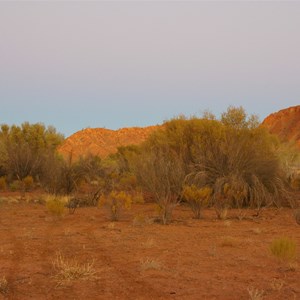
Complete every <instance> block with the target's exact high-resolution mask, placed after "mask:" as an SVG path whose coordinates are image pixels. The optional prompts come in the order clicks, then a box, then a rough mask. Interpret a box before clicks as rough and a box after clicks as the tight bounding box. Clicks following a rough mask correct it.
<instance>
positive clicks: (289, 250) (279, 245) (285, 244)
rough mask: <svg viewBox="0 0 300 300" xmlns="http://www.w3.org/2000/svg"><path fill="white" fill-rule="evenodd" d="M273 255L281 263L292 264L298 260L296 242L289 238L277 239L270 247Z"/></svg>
mask: <svg viewBox="0 0 300 300" xmlns="http://www.w3.org/2000/svg"><path fill="white" fill-rule="evenodd" d="M270 251H271V253H272V254H273V255H274V256H275V257H276V258H277V259H278V260H279V261H281V262H289V263H290V262H292V261H293V260H294V259H295V258H296V242H295V241H294V240H292V239H290V238H288V237H281V238H277V239H275V240H273V241H272V243H271V246H270Z"/></svg>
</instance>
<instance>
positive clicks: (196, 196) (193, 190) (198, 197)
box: [183, 184, 213, 219]
mask: <svg viewBox="0 0 300 300" xmlns="http://www.w3.org/2000/svg"><path fill="white" fill-rule="evenodd" d="M212 192H213V191H212V188H210V187H209V186H205V187H202V188H198V187H197V186H195V185H194V184H192V185H190V186H189V185H186V186H184V188H183V197H184V198H185V200H186V201H187V202H188V204H189V205H190V207H191V209H192V211H193V213H194V215H195V217H196V218H197V219H199V218H200V217H201V208H202V207H205V206H207V205H208V202H209V199H210V197H211V195H212Z"/></svg>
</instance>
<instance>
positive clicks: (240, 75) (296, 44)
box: [0, 1, 300, 136]
mask: <svg viewBox="0 0 300 300" xmlns="http://www.w3.org/2000/svg"><path fill="white" fill-rule="evenodd" d="M0 104H1V106H0V123H8V124H10V125H11V124H14V123H15V124H20V123H22V122H23V121H29V122H32V123H33V122H43V123H45V124H46V125H54V126H55V127H56V128H57V130H58V131H60V132H62V133H64V134H65V135H66V136H68V135H70V134H72V133H74V132H76V131H78V130H80V129H82V128H85V127H106V128H111V129H117V128H120V127H128V126H147V125H153V124H158V123H162V122H163V120H165V119H169V118H171V117H173V116H176V115H178V114H185V115H191V114H199V113H201V111H203V110H206V109H209V110H210V111H212V112H213V113H215V114H217V115H219V114H220V113H221V112H223V111H225V110H226V108H227V107H228V106H229V105H235V106H240V105H242V106H244V107H245V109H246V110H247V111H248V112H249V113H256V114H258V115H259V116H260V118H261V119H263V118H264V117H266V116H267V115H268V114H270V113H272V112H275V111H277V110H279V109H282V108H285V107H288V106H292V105H298V104H300V2H287V1H282V2H271V1H270V2H258V1H257V2H253V1H251V2H238V1H236V2H225V1H220V2H197V1H194V2H187V1H182V2H179V1H178V2H171V1H165V2H159V1H152V2H151V1H149V2H138V1H136V2H133V1H132V2H129V1H121V2H109V1H107V2H100V1H98V2H97V1H95V2H86V1H82V2H80V1H78V2H70V1H66V2H59V1H52V2H38V1H36V2H27V1H20V2H10V1H7V2H3V1H2V2H0Z"/></svg>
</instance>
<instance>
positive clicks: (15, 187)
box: [9, 180, 21, 192]
mask: <svg viewBox="0 0 300 300" xmlns="http://www.w3.org/2000/svg"><path fill="white" fill-rule="evenodd" d="M9 189H10V190H11V191H12V192H16V191H19V190H21V184H20V181H18V180H14V181H13V182H12V183H11V184H10V185H9Z"/></svg>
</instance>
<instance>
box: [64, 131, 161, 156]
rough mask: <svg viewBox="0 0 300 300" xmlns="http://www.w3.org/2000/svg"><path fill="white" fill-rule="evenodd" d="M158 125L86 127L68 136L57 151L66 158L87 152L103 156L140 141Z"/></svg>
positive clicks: (83, 154)
mask: <svg viewBox="0 0 300 300" xmlns="http://www.w3.org/2000/svg"><path fill="white" fill-rule="evenodd" d="M158 127H159V126H149V127H130V128H122V129H119V130H111V129H105V128H87V129H83V130H80V131H78V132H76V133H74V134H72V135H71V136H70V137H68V138H67V139H66V140H65V142H64V143H63V144H62V145H61V146H60V147H59V149H58V151H59V153H61V154H62V155H63V156H64V157H66V158H67V157H69V156H70V155H72V159H74V160H76V159H78V158H79V157H80V156H82V157H84V156H86V155H88V154H93V155H98V156H100V157H102V158H104V157H106V156H108V155H109V154H112V153H115V152H117V148H118V147H120V146H128V145H137V144H140V143H142V142H143V141H145V140H146V138H147V137H148V136H149V135H150V134H151V133H152V132H153V131H154V130H156V129H157V128H158Z"/></svg>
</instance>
